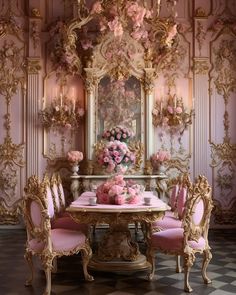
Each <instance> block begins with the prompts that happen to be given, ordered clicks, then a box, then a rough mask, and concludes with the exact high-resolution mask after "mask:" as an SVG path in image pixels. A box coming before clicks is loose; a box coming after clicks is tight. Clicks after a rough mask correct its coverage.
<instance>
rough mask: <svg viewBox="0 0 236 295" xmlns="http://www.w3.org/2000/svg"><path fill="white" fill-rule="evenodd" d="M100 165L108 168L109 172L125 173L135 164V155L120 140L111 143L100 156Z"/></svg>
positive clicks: (101, 151) (107, 144)
mask: <svg viewBox="0 0 236 295" xmlns="http://www.w3.org/2000/svg"><path fill="white" fill-rule="evenodd" d="M98 163H99V164H100V165H102V166H103V167H105V168H106V171H107V172H119V173H124V172H125V171H126V170H127V168H128V167H129V166H130V165H132V164H134V163H135V155H134V154H133V153H132V152H131V151H130V150H129V148H128V146H127V145H126V144H125V143H124V142H121V141H119V140H114V141H109V142H108V143H106V145H105V147H104V149H102V150H100V152H99V154H98Z"/></svg>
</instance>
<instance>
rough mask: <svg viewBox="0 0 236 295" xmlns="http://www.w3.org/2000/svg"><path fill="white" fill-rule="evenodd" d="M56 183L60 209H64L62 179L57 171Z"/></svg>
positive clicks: (64, 199) (64, 200)
mask: <svg viewBox="0 0 236 295" xmlns="http://www.w3.org/2000/svg"><path fill="white" fill-rule="evenodd" d="M57 184H58V189H59V190H58V193H59V198H60V203H61V208H62V210H64V209H65V207H66V198H65V194H64V189H63V186H62V180H61V177H60V174H59V173H58V174H57Z"/></svg>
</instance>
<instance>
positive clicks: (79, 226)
mask: <svg viewBox="0 0 236 295" xmlns="http://www.w3.org/2000/svg"><path fill="white" fill-rule="evenodd" d="M51 227H52V229H59V228H61V229H68V230H76V231H81V232H83V233H84V234H88V229H89V226H88V225H87V224H84V223H77V222H75V221H74V220H73V219H72V218H71V217H70V216H64V217H59V218H56V219H53V220H52V221H51Z"/></svg>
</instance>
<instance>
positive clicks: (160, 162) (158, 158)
mask: <svg viewBox="0 0 236 295" xmlns="http://www.w3.org/2000/svg"><path fill="white" fill-rule="evenodd" d="M170 159H171V155H170V153H169V151H167V150H159V151H157V152H156V153H155V154H153V155H152V156H151V163H152V166H153V169H154V170H157V172H158V173H164V172H165V170H166V168H165V166H164V163H165V162H167V161H169V160H170Z"/></svg>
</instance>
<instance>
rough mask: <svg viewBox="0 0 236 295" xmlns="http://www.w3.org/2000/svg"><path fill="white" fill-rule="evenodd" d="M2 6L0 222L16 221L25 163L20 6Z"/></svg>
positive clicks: (22, 43) (10, 222)
mask: <svg viewBox="0 0 236 295" xmlns="http://www.w3.org/2000/svg"><path fill="white" fill-rule="evenodd" d="M21 4H22V3H20V4H19V6H20V5H21ZM4 5H8V6H7V9H6V12H5V14H4V15H1V16H0V22H1V24H2V26H1V29H2V31H1V33H0V68H1V71H0V106H1V115H2V117H1V121H0V124H1V130H2V132H1V133H0V134H1V135H0V224H16V223H18V222H19V214H20V203H21V198H22V179H23V175H24V169H23V167H24V164H25V163H24V159H25V155H24V148H25V146H24V141H25V135H24V118H25V117H24V112H25V109H24V108H25V82H26V77H25V70H24V66H25V45H24V41H23V39H22V36H23V31H22V26H21V23H20V21H19V20H17V18H16V15H15V13H17V15H18V16H19V6H15V4H14V3H12V2H11V1H10V2H9V3H8V4H7V3H6V2H2V7H3V8H5V7H6V6H4ZM16 10H18V12H16ZM3 12H4V9H3ZM19 123H20V124H19Z"/></svg>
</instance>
